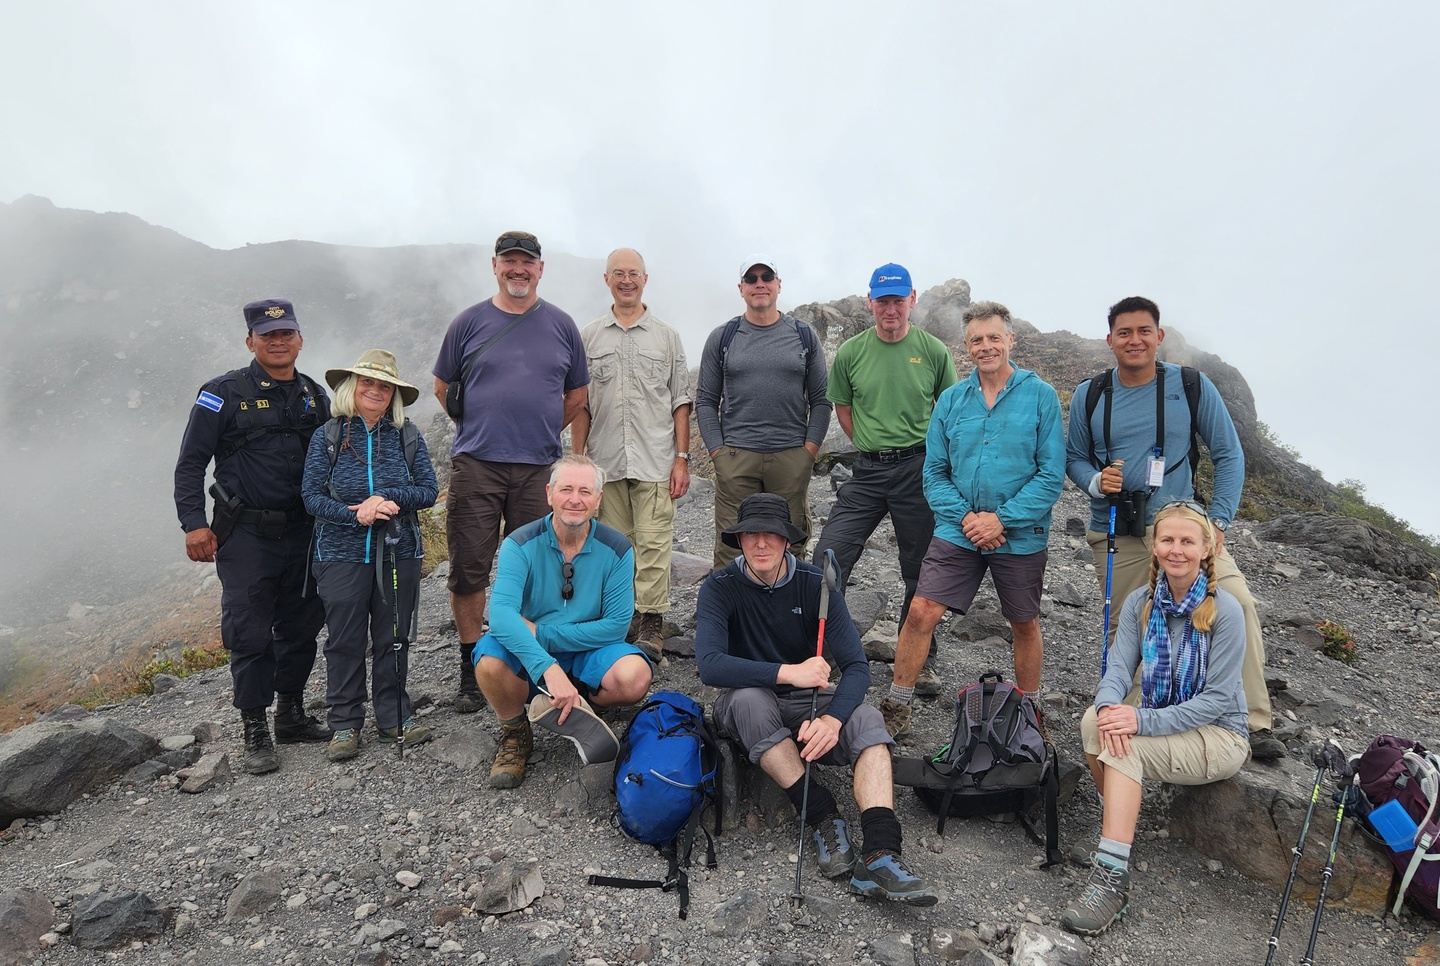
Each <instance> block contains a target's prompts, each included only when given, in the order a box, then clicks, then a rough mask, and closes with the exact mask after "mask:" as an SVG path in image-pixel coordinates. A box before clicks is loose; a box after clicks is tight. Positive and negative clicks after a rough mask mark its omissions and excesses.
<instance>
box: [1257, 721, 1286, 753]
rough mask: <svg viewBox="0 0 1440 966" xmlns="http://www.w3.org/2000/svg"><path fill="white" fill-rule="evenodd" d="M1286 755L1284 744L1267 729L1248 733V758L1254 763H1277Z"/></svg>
mask: <svg viewBox="0 0 1440 966" xmlns="http://www.w3.org/2000/svg"><path fill="white" fill-rule="evenodd" d="M1286 754H1287V752H1286V749H1285V742H1283V741H1281V740H1280V739H1279V738H1277V737H1275V732H1273V731H1271V730H1270V729H1269V728H1261V729H1260V730H1259V731H1252V732H1250V757H1251V758H1253V759H1254V760H1255V761H1279V760H1280V759H1281V758H1284V757H1285V755H1286Z"/></svg>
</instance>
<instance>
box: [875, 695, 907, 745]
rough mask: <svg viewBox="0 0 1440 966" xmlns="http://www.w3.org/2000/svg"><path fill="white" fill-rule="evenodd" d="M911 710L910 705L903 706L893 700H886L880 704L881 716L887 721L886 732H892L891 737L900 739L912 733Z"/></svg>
mask: <svg viewBox="0 0 1440 966" xmlns="http://www.w3.org/2000/svg"><path fill="white" fill-rule="evenodd" d="M910 714H911V708H910V705H908V704H901V703H900V702H899V701H896V700H895V699H893V698H885V699H883V700H882V701H881V702H880V715H881V717H883V718H884V719H885V730H886V731H888V732H890V737H892V738H899V737H900V736H901V735H904V734H908V733H909V731H910Z"/></svg>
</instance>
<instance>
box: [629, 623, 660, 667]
mask: <svg viewBox="0 0 1440 966" xmlns="http://www.w3.org/2000/svg"><path fill="white" fill-rule="evenodd" d="M635 620H636V622H637V623H636V627H635V641H634V643H635V646H636V647H638V648H640V650H642V651H644V652H645V656H646V657H648V658H649V659H650V660H651V661H652V662H653V663H655V664H659V663H660V662H661V661H662V660H663V659H664V658H665V615H664V614H636V615H635Z"/></svg>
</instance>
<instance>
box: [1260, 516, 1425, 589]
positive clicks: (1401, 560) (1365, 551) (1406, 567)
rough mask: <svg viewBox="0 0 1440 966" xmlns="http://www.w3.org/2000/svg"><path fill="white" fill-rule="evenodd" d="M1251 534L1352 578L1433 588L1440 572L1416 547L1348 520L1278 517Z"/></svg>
mask: <svg viewBox="0 0 1440 966" xmlns="http://www.w3.org/2000/svg"><path fill="white" fill-rule="evenodd" d="M1255 532H1256V534H1257V535H1258V536H1259V537H1260V538H1261V539H1262V540H1270V541H1274V542H1276V543H1284V544H1289V545H1290V546H1292V547H1309V548H1310V549H1312V550H1314V551H1315V552H1316V553H1317V554H1319V555H1320V556H1321V557H1323V558H1324V559H1325V561H1326V562H1327V563H1328V564H1330V566H1332V567H1334V568H1335V570H1336V571H1338V572H1340V573H1342V574H1349V575H1350V576H1353V577H1369V576H1373V575H1374V574H1375V573H1376V572H1379V573H1382V574H1388V575H1389V576H1391V577H1395V578H1398V579H1400V580H1413V581H1422V582H1432V581H1434V579H1435V576H1434V574H1435V572H1436V571H1437V570H1440V561H1437V560H1436V559H1435V558H1434V557H1433V556H1431V555H1430V554H1428V553H1426V552H1425V551H1424V550H1422V549H1421V548H1420V547H1417V546H1414V545H1413V544H1408V543H1404V542H1402V541H1401V540H1400V538H1398V537H1396V536H1395V535H1393V534H1390V533H1386V532H1385V531H1384V530H1381V529H1380V528H1379V527H1377V526H1374V525H1372V524H1369V523H1366V522H1364V521H1363V520H1353V519H1351V518H1349V517H1340V516H1331V515H1330V514H1328V513H1282V514H1281V515H1280V516H1277V517H1275V518H1273V519H1271V520H1268V521H1266V522H1265V523H1262V524H1260V525H1259V526H1258V527H1256V528H1255ZM1431 586H1432V587H1433V583H1432V584H1431Z"/></svg>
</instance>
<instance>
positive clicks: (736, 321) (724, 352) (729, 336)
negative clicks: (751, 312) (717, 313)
mask: <svg viewBox="0 0 1440 966" xmlns="http://www.w3.org/2000/svg"><path fill="white" fill-rule="evenodd" d="M739 331H740V316H738V315H737V316H735V318H733V319H731V320H730V321H729V322H726V323H725V331H724V332H721V333H720V390H721V391H722V392H723V391H724V390H725V373H726V371H727V370H728V369H729V368H730V363H729V361H728V360H729V356H730V343H732V342H734V341H735V334H736V333H737V332H739Z"/></svg>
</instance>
